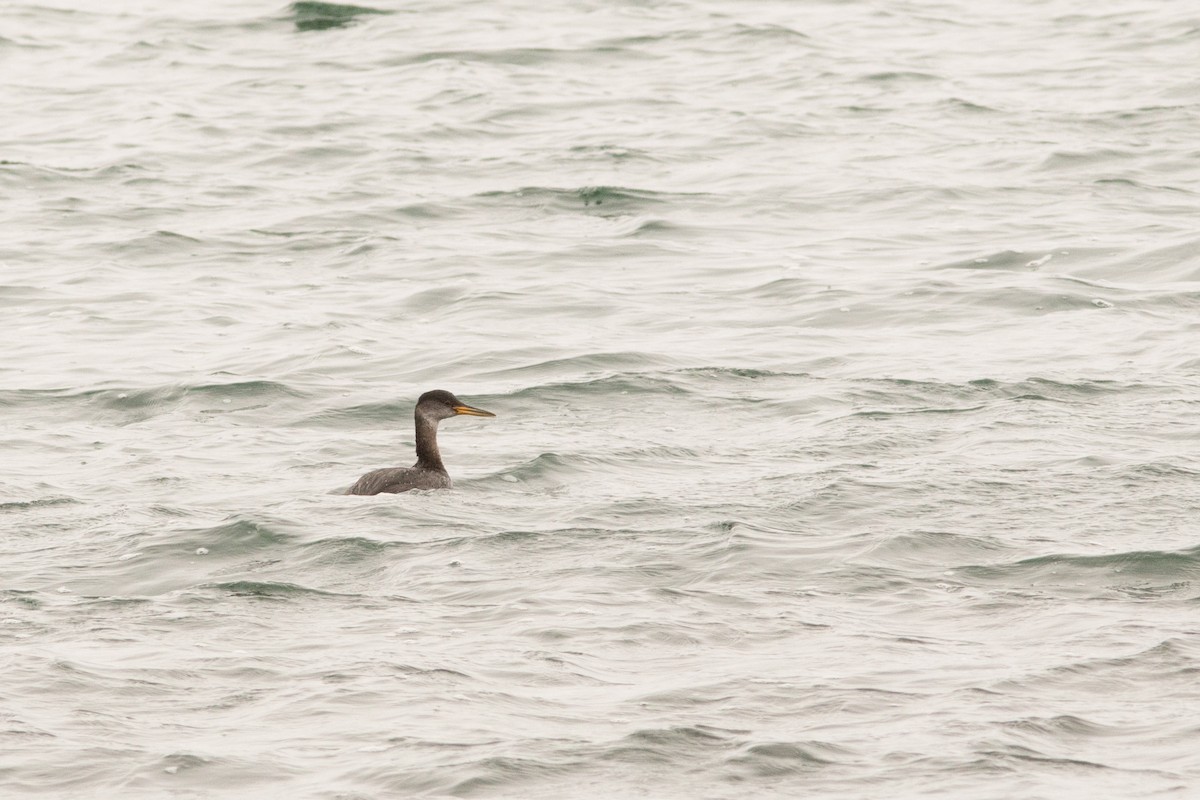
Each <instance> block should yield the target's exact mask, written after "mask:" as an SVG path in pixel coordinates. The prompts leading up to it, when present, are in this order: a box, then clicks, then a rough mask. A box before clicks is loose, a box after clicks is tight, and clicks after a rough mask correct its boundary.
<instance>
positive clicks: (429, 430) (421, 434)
mask: <svg viewBox="0 0 1200 800" xmlns="http://www.w3.org/2000/svg"><path fill="white" fill-rule="evenodd" d="M416 418H417V464H416V465H417V466H418V467H424V468H425V469H436V470H439V471H441V472H445V471H446V467H445V466H444V465H443V464H442V454H441V453H439V452H438V444H437V429H438V421H437V420H436V419H434V418H432V417H427V416H425V415H424V414H421V413H419V412H418V413H417V414H416Z"/></svg>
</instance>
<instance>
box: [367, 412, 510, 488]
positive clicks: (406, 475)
mask: <svg viewBox="0 0 1200 800" xmlns="http://www.w3.org/2000/svg"><path fill="white" fill-rule="evenodd" d="M460 415H466V416H472V417H494V416H496V415H495V414H493V413H492V412H490V411H484V410H483V409H482V408H474V407H472V406H469V405H467V404H466V403H463V402H462V401H461V400H459V399H458V398H457V397H455V396H454V395H453V394H451V393H450V392H446V391H443V390H441V389H435V390H434V391H432V392H426V393H425V394H423V395H421V396H420V398H418V399H417V407H416V409H415V410H414V411H413V417H414V420H415V423H416V431H417V463H416V464H413V465H412V466H411V467H389V468H386V469H377V470H373V471H371V472H368V473H367V474H366V475H363V476H362V477H361V478H359V479H358V480H357V481H355V483H354V485H353V486H351V487H350V489H349V490H348V491H347V492H346V494H362V495H368V494H399V493H400V492H407V491H409V490H410V489H449V488H450V486H451V481H450V473H448V472H447V471H446V467H445V465H444V464H442V454H441V453H440V452H439V451H438V446H437V428H438V423H439V422H441V421H442V420H444V419H449V418H450V417H456V416H460Z"/></svg>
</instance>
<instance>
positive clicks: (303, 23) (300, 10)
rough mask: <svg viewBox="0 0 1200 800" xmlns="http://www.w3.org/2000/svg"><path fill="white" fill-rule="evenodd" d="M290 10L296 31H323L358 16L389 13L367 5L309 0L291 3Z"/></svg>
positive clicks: (347, 23) (342, 24) (389, 12)
mask: <svg viewBox="0 0 1200 800" xmlns="http://www.w3.org/2000/svg"><path fill="white" fill-rule="evenodd" d="M291 12H292V17H293V20H294V21H295V24H296V30H298V31H324V30H329V29H330V28H344V27H345V26H347V25H349V24H350V23H352V22H354V21H355V20H356V19H357V18H358V17H362V16H370V15H377V14H391V13H392V12H391V11H383V10H381V9H378V8H369V7H367V6H352V5H344V4H342V3H318V2H311V0H301V2H296V3H292V5H291Z"/></svg>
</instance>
